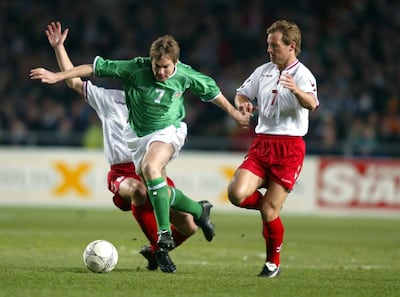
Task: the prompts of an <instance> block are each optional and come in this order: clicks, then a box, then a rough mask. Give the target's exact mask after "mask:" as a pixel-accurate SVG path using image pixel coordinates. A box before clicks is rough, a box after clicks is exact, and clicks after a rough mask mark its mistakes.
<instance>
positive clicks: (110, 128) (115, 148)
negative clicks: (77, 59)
mask: <svg viewBox="0 0 400 297" xmlns="http://www.w3.org/2000/svg"><path fill="white" fill-rule="evenodd" d="M83 92H84V96H85V99H86V100H87V102H88V103H89V105H90V106H91V107H92V108H93V109H94V110H95V111H96V113H97V115H98V117H99V119H100V120H101V123H102V126H103V142H104V154H105V157H106V159H107V161H108V163H109V164H110V165H114V164H120V163H129V162H132V156H131V153H130V152H129V150H128V147H127V145H126V142H125V138H124V135H123V130H124V127H125V126H126V125H127V124H128V123H127V120H128V109H127V107H126V104H125V93H124V91H122V90H113V89H105V88H102V87H97V86H95V85H93V84H92V83H91V82H90V81H85V82H84V84H83Z"/></svg>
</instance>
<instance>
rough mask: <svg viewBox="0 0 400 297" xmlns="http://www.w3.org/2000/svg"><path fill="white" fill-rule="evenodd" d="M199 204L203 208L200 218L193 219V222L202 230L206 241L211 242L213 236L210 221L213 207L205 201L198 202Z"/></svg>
mask: <svg viewBox="0 0 400 297" xmlns="http://www.w3.org/2000/svg"><path fill="white" fill-rule="evenodd" d="M199 203H200V205H201V207H202V208H203V212H202V214H201V216H200V218H198V219H196V218H195V219H194V222H195V223H196V225H197V226H199V227H200V228H201V229H202V230H203V234H204V237H205V238H206V239H207V241H211V240H212V239H213V237H214V235H215V232H214V225H213V223H211V219H210V212H211V207H213V205H212V204H211V203H210V202H208V201H206V200H203V201H200V202H199Z"/></svg>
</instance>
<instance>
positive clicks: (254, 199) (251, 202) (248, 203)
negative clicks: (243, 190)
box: [239, 191, 263, 210]
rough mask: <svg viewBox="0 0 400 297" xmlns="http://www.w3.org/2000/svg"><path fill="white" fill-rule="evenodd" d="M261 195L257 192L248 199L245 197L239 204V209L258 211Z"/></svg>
mask: <svg viewBox="0 0 400 297" xmlns="http://www.w3.org/2000/svg"><path fill="white" fill-rule="evenodd" d="M262 196H263V195H262V194H261V192H259V191H255V192H254V193H253V194H251V195H250V196H249V197H247V198H246V199H245V200H244V201H242V203H240V205H239V206H240V207H242V208H247V209H257V210H260V203H261V198H262Z"/></svg>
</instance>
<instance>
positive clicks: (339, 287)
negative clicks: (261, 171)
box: [0, 207, 400, 297]
mask: <svg viewBox="0 0 400 297" xmlns="http://www.w3.org/2000/svg"><path fill="white" fill-rule="evenodd" d="M282 220H283V222H284V224H285V228H286V232H285V241H284V246H283V249H282V256H281V262H282V273H281V275H280V276H279V277H278V278H276V279H265V278H259V277H257V274H258V273H259V272H260V270H261V267H262V265H263V262H264V257H265V256H264V243H263V239H262V237H261V223H260V219H259V215H258V214H257V212H251V211H248V212H247V213H246V214H243V213H218V212H214V213H213V221H214V223H215V224H216V234H217V235H216V237H215V238H214V240H213V241H212V242H206V241H205V239H204V238H203V234H202V232H201V231H200V230H199V232H197V233H196V234H195V235H194V236H193V237H192V238H190V239H189V240H188V241H187V242H185V243H184V244H183V245H182V246H180V247H179V248H177V249H176V250H174V251H172V252H171V253H170V255H171V257H172V259H173V261H174V262H175V264H176V265H177V267H178V271H177V273H176V274H165V273H162V272H160V271H147V270H146V269H145V265H146V261H145V260H144V258H142V256H141V255H139V253H138V251H139V249H140V247H141V246H142V245H144V244H146V240H145V237H144V235H143V234H142V233H141V232H140V230H139V228H138V225H137V223H136V221H134V219H133V217H132V215H131V214H130V213H129V212H128V213H123V212H121V211H118V210H117V209H115V210H114V209H110V210H91V209H83V210H82V209H52V208H29V209H26V208H11V207H1V208H0V257H1V261H0V296H1V297H3V296H4V297H5V296H7V297H13V296H18V297H20V296H21V297H29V296H32V297H45V296H51V297H54V296H57V297H64V296H74V297H76V296H79V297H86V296H90V297H96V296H102V297H107V296H112V297H116V296H124V297H126V296H145V297H151V296H157V297H164V296H168V297H171V296H199V297H200V296H201V297H218V296H246V297H247V296H280V297H285V296H298V297H301V296H307V297H310V296H324V297H329V296H351V297H357V296H360V297H367V296H374V297H375V296H400V219H396V218H386V219H384V218H360V217H358V218H348V217H341V218H332V217H328V218H327V217H324V218H322V217H316V216H293V215H283V216H282ZM101 238H103V239H106V240H109V241H110V242H112V243H113V244H114V245H115V246H116V247H117V249H118V252H119V262H118V264H117V266H116V268H115V270H113V271H112V272H110V273H106V274H96V273H92V272H90V271H89V270H88V269H86V268H85V267H84V264H83V260H82V253H83V250H84V248H85V247H86V245H87V244H88V243H89V242H91V241H93V240H95V239H101Z"/></svg>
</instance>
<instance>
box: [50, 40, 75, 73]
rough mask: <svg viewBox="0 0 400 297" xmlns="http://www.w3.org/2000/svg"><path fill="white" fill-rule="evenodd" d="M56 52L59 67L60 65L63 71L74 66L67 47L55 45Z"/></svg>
mask: <svg viewBox="0 0 400 297" xmlns="http://www.w3.org/2000/svg"><path fill="white" fill-rule="evenodd" d="M54 52H55V54H56V58H57V63H58V67H60V70H61V71H65V70H69V69H72V68H74V65H73V64H72V62H71V60H70V59H69V57H68V54H67V51H66V50H65V47H64V46H63V45H62V46H58V47H55V48H54Z"/></svg>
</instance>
